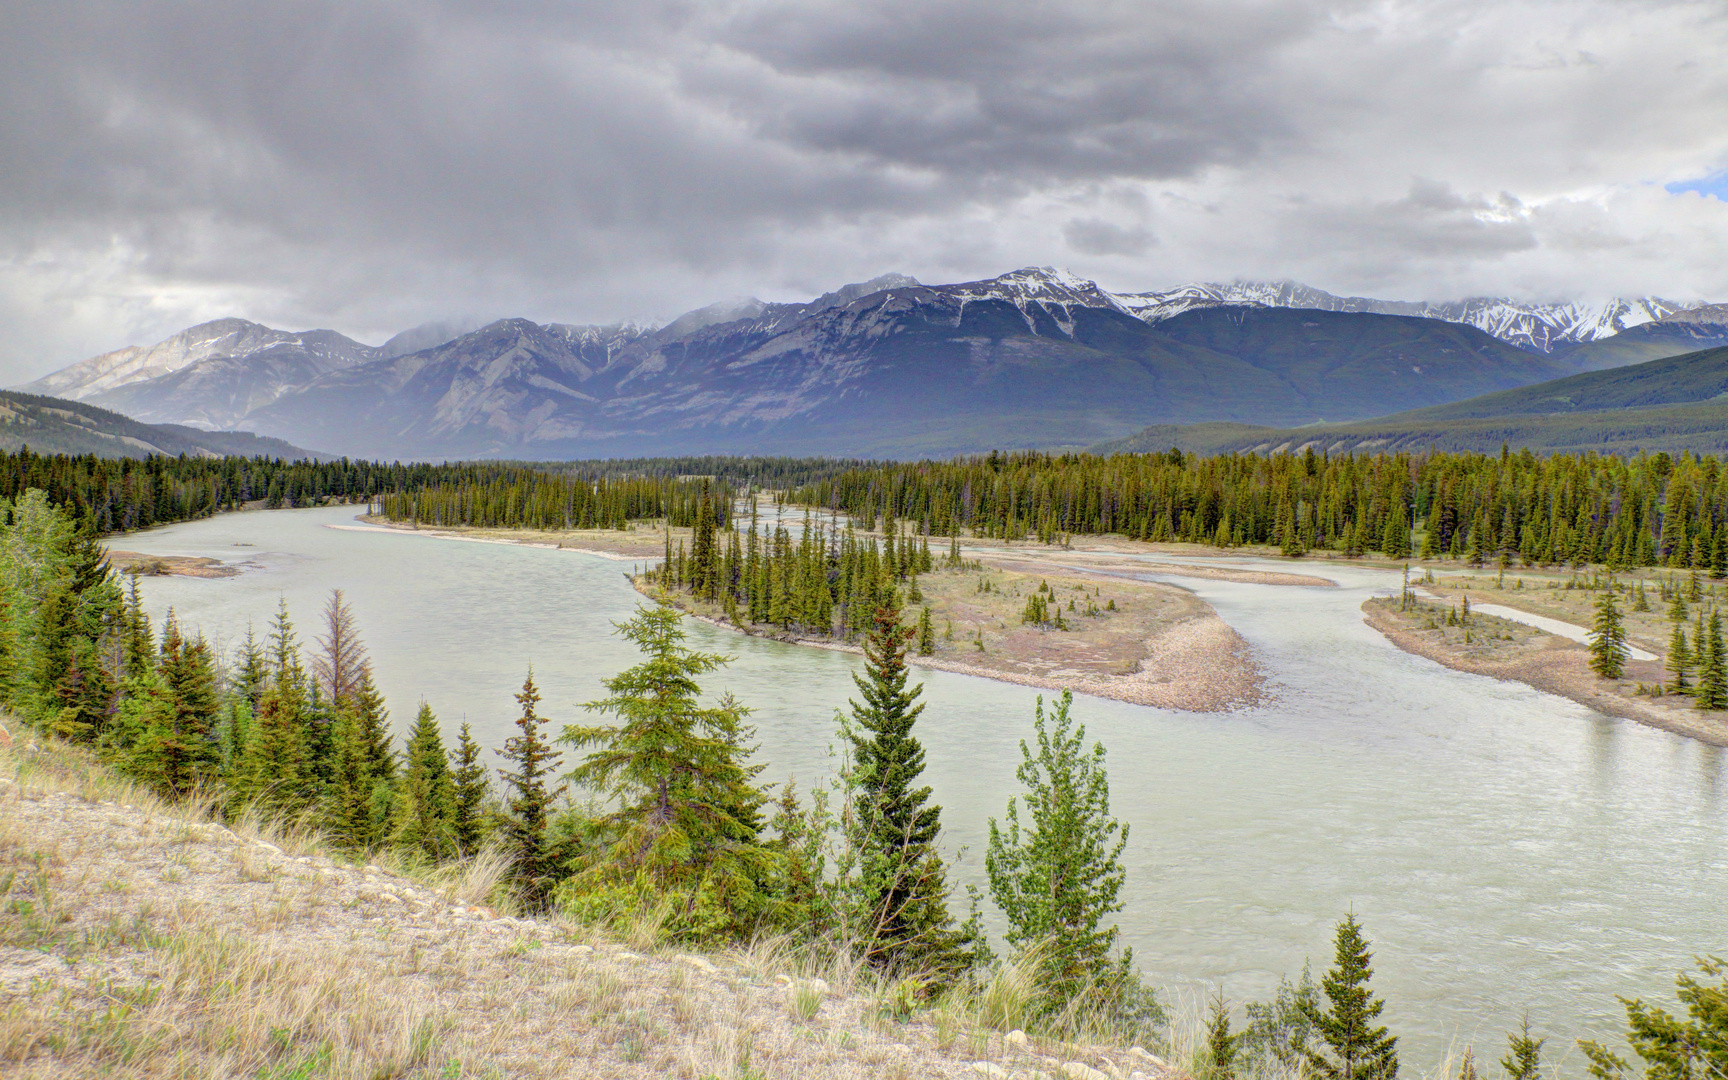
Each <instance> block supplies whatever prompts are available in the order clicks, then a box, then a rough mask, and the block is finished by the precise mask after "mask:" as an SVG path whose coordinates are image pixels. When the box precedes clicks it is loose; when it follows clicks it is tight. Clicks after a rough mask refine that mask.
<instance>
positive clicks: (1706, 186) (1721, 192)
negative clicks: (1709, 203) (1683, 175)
mask: <svg viewBox="0 0 1728 1080" xmlns="http://www.w3.org/2000/svg"><path fill="white" fill-rule="evenodd" d="M1663 186H1664V187H1665V188H1666V189H1667V190H1668V191H1670V192H1672V193H1673V194H1675V195H1678V194H1680V193H1681V192H1682V191H1696V192H1697V193H1698V194H1700V195H1708V196H1710V197H1711V198H1712V199H1720V200H1722V201H1723V202H1728V169H1724V170H1722V171H1721V172H1719V173H1717V174H1716V175H1714V176H1706V177H1704V178H1703V179H1700V180H1681V181H1678V182H1676V183H1673V184H1664V185H1663Z"/></svg>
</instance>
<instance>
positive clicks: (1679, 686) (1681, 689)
mask: <svg viewBox="0 0 1728 1080" xmlns="http://www.w3.org/2000/svg"><path fill="white" fill-rule="evenodd" d="M1668 670H1669V671H1670V672H1671V673H1672V674H1673V676H1674V681H1673V682H1672V683H1671V684H1669V685H1670V689H1671V690H1672V692H1673V693H1676V694H1683V693H1685V692H1686V690H1687V688H1689V687H1690V686H1691V685H1692V684H1691V683H1689V682H1687V681H1686V676H1687V675H1689V674H1691V672H1692V649H1691V647H1690V646H1689V645H1687V644H1686V628H1685V626H1683V625H1682V624H1680V623H1675V624H1674V632H1673V633H1671V634H1669V635H1668Z"/></svg>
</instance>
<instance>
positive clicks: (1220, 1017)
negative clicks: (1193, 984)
mask: <svg viewBox="0 0 1728 1080" xmlns="http://www.w3.org/2000/svg"><path fill="white" fill-rule="evenodd" d="M1241 1050H1242V1036H1241V1035H1240V1034H1235V1035H1232V1034H1231V1033H1230V1006H1229V1005H1228V1004H1227V1003H1226V1002H1225V1001H1224V990H1223V988H1219V989H1218V990H1217V991H1216V992H1214V993H1213V995H1212V1015H1211V1016H1210V1017H1209V1018H1208V1019H1207V1021H1206V1052H1207V1057H1208V1058H1209V1059H1210V1060H1209V1061H1208V1062H1207V1063H1208V1064H1209V1065H1211V1066H1212V1068H1211V1070H1210V1072H1209V1073H1208V1074H1207V1076H1208V1080H1236V1056H1237V1055H1238V1054H1239V1053H1241Z"/></svg>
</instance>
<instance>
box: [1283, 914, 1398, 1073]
mask: <svg viewBox="0 0 1728 1080" xmlns="http://www.w3.org/2000/svg"><path fill="white" fill-rule="evenodd" d="M1335 952H1336V958H1335V961H1334V964H1333V967H1332V969H1331V970H1330V971H1328V972H1327V973H1326V974H1325V975H1324V976H1323V977H1322V978H1321V980H1320V987H1321V989H1322V990H1323V991H1324V992H1325V994H1326V999H1327V1001H1328V1002H1329V1004H1330V1007H1329V1008H1328V1009H1326V1010H1324V1011H1322V1010H1321V1009H1320V1008H1319V1005H1318V1003H1316V1002H1308V1003H1305V1004H1304V1013H1305V1014H1306V1017H1307V1020H1308V1022H1309V1023H1310V1024H1311V1025H1312V1026H1313V1029H1314V1032H1315V1034H1316V1035H1318V1036H1319V1038H1320V1040H1321V1041H1322V1042H1323V1043H1324V1044H1325V1046H1324V1047H1317V1046H1310V1047H1308V1050H1307V1056H1308V1067H1309V1069H1310V1070H1311V1075H1313V1076H1315V1077H1319V1078H1324V1080H1392V1078H1393V1077H1395V1076H1397V1075H1398V1054H1397V1044H1398V1040H1397V1038H1396V1037H1395V1036H1392V1035H1388V1034H1387V1033H1386V1029H1385V1028H1384V1027H1375V1026H1373V1024H1374V1021H1375V1020H1376V1019H1377V1018H1378V1017H1379V1016H1380V1012H1381V1010H1382V1009H1384V1008H1385V1007H1386V1003H1385V1002H1384V1001H1381V1000H1380V999H1379V998H1377V997H1375V996H1374V995H1373V992H1372V991H1371V990H1370V989H1369V987H1368V983H1369V981H1370V979H1372V977H1373V975H1374V971H1373V968H1371V967H1370V966H1369V961H1370V960H1372V959H1373V954H1372V953H1370V952H1369V951H1368V942H1367V941H1366V940H1365V939H1364V938H1363V937H1362V926H1361V924H1360V923H1358V922H1357V921H1356V916H1355V915H1354V914H1351V915H1346V916H1345V917H1344V921H1342V922H1340V923H1339V924H1338V932H1337V936H1336V941H1335Z"/></svg>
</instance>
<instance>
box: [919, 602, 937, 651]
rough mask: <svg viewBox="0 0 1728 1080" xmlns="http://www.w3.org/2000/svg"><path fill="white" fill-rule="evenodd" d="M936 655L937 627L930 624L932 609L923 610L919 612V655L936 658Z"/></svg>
mask: <svg viewBox="0 0 1728 1080" xmlns="http://www.w3.org/2000/svg"><path fill="white" fill-rule="evenodd" d="M935 653H936V627H935V626H933V625H932V624H931V622H930V608H929V607H928V606H926V607H924V608H922V609H920V610H919V612H918V655H919V656H934V655H935Z"/></svg>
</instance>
